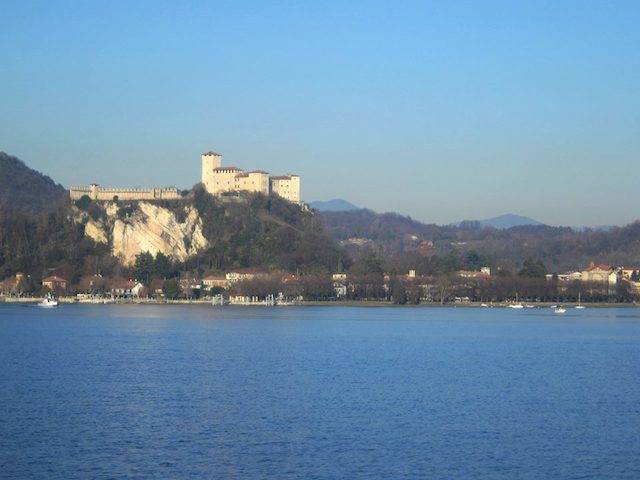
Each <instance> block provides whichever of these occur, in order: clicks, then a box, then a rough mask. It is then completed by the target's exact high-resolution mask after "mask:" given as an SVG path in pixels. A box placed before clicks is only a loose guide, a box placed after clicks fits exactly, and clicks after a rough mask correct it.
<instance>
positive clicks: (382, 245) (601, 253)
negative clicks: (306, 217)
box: [321, 210, 640, 271]
mask: <svg viewBox="0 0 640 480" xmlns="http://www.w3.org/2000/svg"><path fill="white" fill-rule="evenodd" d="M321 215H322V218H323V219H324V222H325V225H326V227H327V229H328V231H329V232H330V233H331V235H332V236H333V238H335V239H336V240H338V241H339V242H340V243H341V244H342V245H343V246H344V247H345V248H346V249H347V250H348V251H349V252H350V254H351V255H352V256H354V257H357V256H359V255H360V254H362V253H364V252H370V251H375V252H380V251H381V252H382V253H383V254H384V256H385V257H386V258H396V259H399V258H402V257H403V256H409V257H411V256H413V258H414V260H413V261H414V262H415V256H416V255H418V256H422V257H433V256H438V257H440V258H442V257H447V256H451V255H453V256H454V257H458V258H463V257H465V256H466V255H467V254H469V252H472V253H473V254H474V255H475V254H478V255H480V257H481V258H482V259H483V261H484V262H486V263H487V264H489V265H491V266H494V267H502V268H505V269H507V270H510V271H517V270H519V269H520V268H521V266H522V264H523V263H524V261H525V260H526V259H527V258H533V259H536V260H540V261H542V262H544V263H545V265H546V266H547V268H548V269H549V270H550V271H565V270H570V269H576V268H582V267H585V266H588V265H589V263H590V262H596V263H610V264H616V265H640V222H635V223H632V224H630V225H627V226H625V227H614V228H612V229H610V230H608V231H599V230H585V231H575V230H574V229H572V228H569V227H552V226H548V225H520V226H514V227H511V228H504V229H497V228H484V227H483V226H482V225H481V224H480V223H479V222H462V223H461V224H460V225H448V226H439V225H429V224H424V223H421V222H419V221H417V220H414V219H412V218H410V217H405V216H402V215H398V214H393V213H384V214H378V213H375V212H372V211H371V210H356V211H352V212H323V213H322V214H321ZM403 268H404V267H403Z"/></svg>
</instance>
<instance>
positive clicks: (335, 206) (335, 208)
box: [309, 198, 359, 212]
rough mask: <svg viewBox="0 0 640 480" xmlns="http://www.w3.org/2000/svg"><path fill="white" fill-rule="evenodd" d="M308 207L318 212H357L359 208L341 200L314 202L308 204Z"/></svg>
mask: <svg viewBox="0 0 640 480" xmlns="http://www.w3.org/2000/svg"><path fill="white" fill-rule="evenodd" d="M309 206H310V207H311V208H313V209H314V210H317V211H318V212H348V211H351V210H359V207H356V206H355V205H354V204H353V203H351V202H348V201H347V200H343V199H342V198H334V199H332V200H316V201H315V202H310V203H309Z"/></svg>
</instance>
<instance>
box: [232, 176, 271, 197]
mask: <svg viewBox="0 0 640 480" xmlns="http://www.w3.org/2000/svg"><path fill="white" fill-rule="evenodd" d="M235 190H236V191H246V192H256V193H262V194H264V195H269V174H268V173H266V172H249V173H242V174H239V175H236V178H235Z"/></svg>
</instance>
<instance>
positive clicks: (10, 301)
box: [0, 297, 640, 310]
mask: <svg viewBox="0 0 640 480" xmlns="http://www.w3.org/2000/svg"><path fill="white" fill-rule="evenodd" d="M40 301H42V298H40V297H5V298H0V305H35V304H37V303H39V302H40ZM58 301H59V302H60V304H61V305H67V306H68V305H94V306H110V305H115V306H131V305H133V306H146V305H153V306H176V305H177V306H189V305H191V306H193V305H208V306H213V305H212V300H210V299H209V300H200V299H197V300H196V299H193V300H155V299H127V300H122V299H120V300H110V299H106V301H78V300H77V299H76V298H75V297H60V298H59V299H58ZM509 305H510V303H508V302H500V303H493V304H491V303H488V304H487V303H483V302H465V303H444V304H440V303H436V302H433V303H419V304H403V305H398V304H395V303H393V302H390V301H367V300H334V301H319V300H310V301H302V302H297V303H294V304H288V305H275V306H276V307H367V308H377V307H397V308H402V307H421V308H451V307H454V308H507V307H508V306H509ZM526 305H531V306H532V307H530V308H525V310H529V309H532V308H533V309H535V308H549V307H552V306H554V305H562V306H563V307H568V308H574V307H575V306H577V305H578V303H577V302H567V303H563V302H526ZM581 305H582V306H584V307H587V308H638V307H640V304H636V303H615V302H602V303H585V302H583V303H582V304H581ZM264 306H266V305H263V304H255V305H251V304H242V305H240V304H228V305H224V307H264Z"/></svg>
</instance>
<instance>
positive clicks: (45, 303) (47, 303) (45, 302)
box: [38, 293, 58, 308]
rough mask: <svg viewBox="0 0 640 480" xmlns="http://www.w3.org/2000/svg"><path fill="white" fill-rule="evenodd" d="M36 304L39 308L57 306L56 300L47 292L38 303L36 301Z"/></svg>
mask: <svg viewBox="0 0 640 480" xmlns="http://www.w3.org/2000/svg"><path fill="white" fill-rule="evenodd" d="M38 306H39V307H40V308H54V307H57V306H58V301H57V300H56V299H55V298H53V295H51V294H50V293H49V294H48V295H47V296H46V297H44V298H43V299H42V301H41V302H40V303H38Z"/></svg>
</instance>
